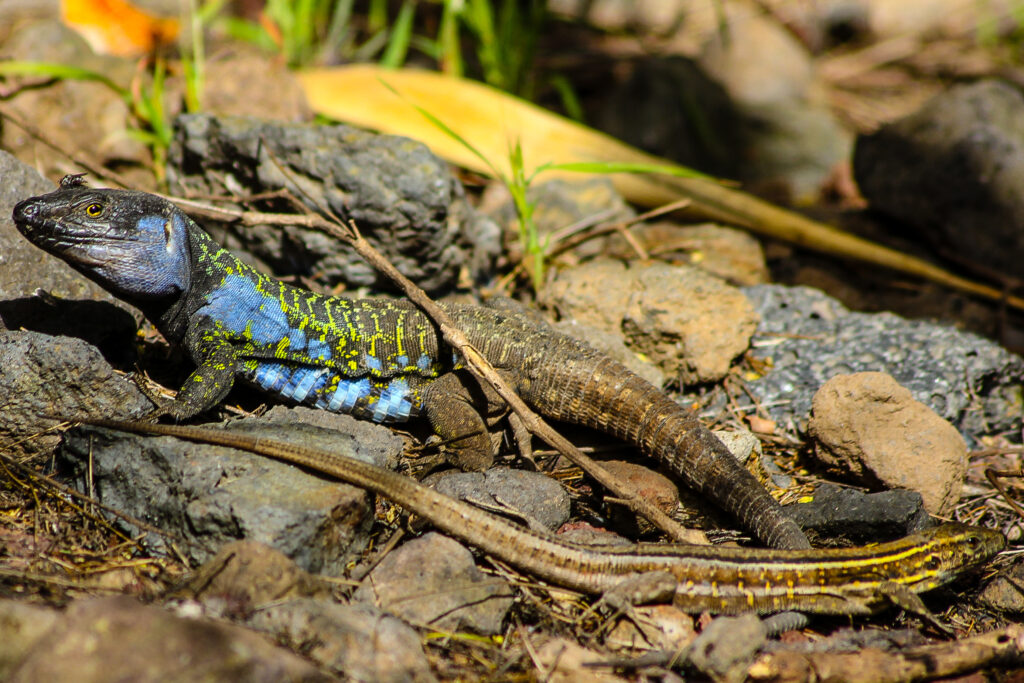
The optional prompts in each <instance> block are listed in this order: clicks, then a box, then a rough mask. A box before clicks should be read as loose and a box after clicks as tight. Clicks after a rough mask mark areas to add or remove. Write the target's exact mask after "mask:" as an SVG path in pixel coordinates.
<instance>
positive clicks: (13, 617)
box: [0, 600, 60, 681]
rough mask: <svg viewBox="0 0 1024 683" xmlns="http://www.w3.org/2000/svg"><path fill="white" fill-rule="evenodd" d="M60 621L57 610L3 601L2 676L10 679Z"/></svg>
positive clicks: (0, 612)
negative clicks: (27, 653) (36, 645)
mask: <svg viewBox="0 0 1024 683" xmlns="http://www.w3.org/2000/svg"><path fill="white" fill-rule="evenodd" d="M59 620H60V613H59V612H58V611H57V610H55V609H50V608H48V607H42V606H39V605H32V604H29V603H27V602H22V601H19V600H0V679H2V680H5V681H10V680H11V676H12V674H13V672H14V670H15V669H16V668H17V667H18V666H19V665H20V664H21V662H22V660H23V659H24V658H25V653H26V652H28V651H29V650H30V649H31V648H32V647H33V646H34V645H35V644H36V643H38V642H40V641H41V640H43V638H44V637H45V636H46V635H47V633H48V632H49V631H50V629H51V628H53V626H54V624H56V623H57V622H58V621H59Z"/></svg>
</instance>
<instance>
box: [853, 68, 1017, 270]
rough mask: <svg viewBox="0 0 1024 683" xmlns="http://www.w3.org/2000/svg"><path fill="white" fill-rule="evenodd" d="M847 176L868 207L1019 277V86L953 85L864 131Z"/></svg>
mask: <svg viewBox="0 0 1024 683" xmlns="http://www.w3.org/2000/svg"><path fill="white" fill-rule="evenodd" d="M853 170H854V177H855V178H856V180H857V184H858V185H859V186H860V189H861V192H863V194H864V196H865V197H866V198H867V199H868V202H869V203H870V206H871V208H872V209H875V210H877V211H880V212H882V213H884V214H887V215H889V216H893V217H895V218H898V219H900V220H901V221H903V222H904V223H905V224H906V225H907V226H908V227H909V228H910V229H912V230H913V232H914V233H916V234H917V235H918V236H920V237H921V238H923V239H925V240H926V241H927V242H929V243H931V244H932V245H934V246H936V247H937V248H938V249H939V250H940V251H941V252H943V253H946V254H949V255H952V256H954V257H955V258H957V259H966V260H968V261H971V262H973V263H974V264H976V265H977V266H979V267H980V268H991V269H995V270H997V271H1000V272H1002V273H1004V274H1005V275H1008V276H1010V277H1011V278H1014V279H1017V278H1019V277H1020V273H1021V270H1020V264H1021V261H1022V260H1024V193H1021V187H1024V94H1021V92H1020V91H1019V90H1018V89H1016V88H1014V87H1013V86H1012V85H1010V84H1009V83H1006V82H1003V81H998V80H988V81H981V82H978V83H972V84H969V85H959V86H955V87H952V88H950V89H949V90H948V91H946V92H944V93H942V94H940V95H938V96H937V97H935V98H934V99H933V100H931V101H930V102H929V103H927V104H926V105H925V106H923V107H922V108H921V109H920V110H918V111H917V112H915V113H914V114H911V115H910V116H907V117H906V118H903V119H901V120H899V121H896V122H894V123H891V124H889V125H887V126H882V127H881V128H879V129H878V130H877V131H876V132H874V133H872V134H870V135H864V136H861V137H860V138H859V139H858V140H857V143H856V148H855V150H854V156H853Z"/></svg>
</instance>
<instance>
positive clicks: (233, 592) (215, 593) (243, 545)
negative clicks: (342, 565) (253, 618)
mask: <svg viewBox="0 0 1024 683" xmlns="http://www.w3.org/2000/svg"><path fill="white" fill-rule="evenodd" d="M329 594H330V588H329V586H328V585H327V583H326V582H322V581H320V580H319V579H317V577H316V576H314V575H312V574H310V573H308V572H306V571H303V570H302V568H300V567H299V565H297V564H295V562H294V561H293V560H292V559H291V558H289V557H287V556H286V555H285V554H284V553H282V552H280V551H277V550H275V549H273V548H271V547H270V546H268V545H264V544H263V543H258V542H256V541H249V540H242V541H234V542H232V543H228V544H226V545H224V546H222V547H221V549H220V550H219V551H218V552H217V554H216V555H215V556H213V557H212V558H211V559H209V560H207V561H206V562H205V563H203V565H202V566H201V567H199V568H198V569H196V570H195V571H194V572H192V573H191V574H190V575H189V577H188V579H187V581H186V583H185V586H184V587H183V588H181V589H179V590H178V591H176V593H175V595H176V597H182V596H187V597H189V598H191V599H194V600H198V601H200V602H201V603H203V604H204V605H206V607H207V609H208V610H211V609H213V610H216V611H220V612H222V613H223V612H234V613H241V614H249V613H251V612H252V611H253V610H255V609H264V608H265V607H266V606H267V605H269V604H271V603H275V602H279V601H281V600H286V599H291V598H298V597H309V596H325V595H329Z"/></svg>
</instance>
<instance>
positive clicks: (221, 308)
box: [200, 275, 305, 345]
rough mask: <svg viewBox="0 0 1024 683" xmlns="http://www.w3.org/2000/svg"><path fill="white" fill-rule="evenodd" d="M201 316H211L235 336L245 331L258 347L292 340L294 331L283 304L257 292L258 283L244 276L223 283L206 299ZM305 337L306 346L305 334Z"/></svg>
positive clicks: (225, 280)
mask: <svg viewBox="0 0 1024 683" xmlns="http://www.w3.org/2000/svg"><path fill="white" fill-rule="evenodd" d="M200 312H201V313H203V314H205V315H208V316H210V318H211V319H212V320H216V321H218V322H220V323H221V324H223V325H224V326H225V327H227V328H228V329H229V330H230V331H232V332H234V333H235V334H238V335H242V334H244V333H245V330H246V328H248V329H249V330H250V331H251V332H252V340H253V341H254V342H256V343H258V344H268V345H277V343H278V341H280V340H281V339H283V338H284V337H289V338H291V335H292V333H293V330H292V328H291V326H289V325H288V318H287V317H286V316H285V314H284V311H283V310H282V309H281V302H280V301H278V300H277V299H275V298H274V297H272V296H268V295H266V294H263V293H261V292H260V291H259V290H257V289H256V283H254V282H253V281H252V280H250V279H249V278H247V277H243V276H241V275H229V276H227V277H226V278H224V282H223V283H222V284H221V285H220V286H219V287H217V288H216V289H214V290H213V291H212V292H210V293H209V294H207V295H206V306H205V307H204V310H201V311H200ZM294 331H295V332H298V333H299V334H302V340H303V344H305V334H303V333H302V332H301V330H294Z"/></svg>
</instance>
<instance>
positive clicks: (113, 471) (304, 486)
mask: <svg viewBox="0 0 1024 683" xmlns="http://www.w3.org/2000/svg"><path fill="white" fill-rule="evenodd" d="M339 417H344V416H339ZM353 424H358V427H357V432H356V433H354V434H346V433H342V432H338V431H334V430H327V429H323V428H321V427H313V426H310V425H303V424H294V423H293V424H289V423H287V422H285V421H283V420H281V419H277V420H262V419H253V420H241V421H239V422H236V423H233V424H232V425H230V428H231V429H237V430H240V431H244V432H246V433H249V434H254V435H257V436H265V437H271V438H275V439H278V440H283V441H293V442H295V443H298V444H302V445H308V446H312V447H318V448H323V449H328V450H331V451H333V452H335V453H340V454H343V455H346V456H348V457H353V458H357V459H361V460H365V461H370V462H374V463H376V464H378V465H382V466H383V465H385V464H386V463H387V462H388V461H389V460H390V459H391V458H394V457H396V455H397V453H396V452H395V451H396V449H395V445H396V443H397V444H400V443H401V440H400V439H396V437H395V436H394V435H393V434H391V432H389V431H388V430H387V429H385V428H382V427H377V426H375V425H371V424H369V423H356V422H355V421H354V420H353ZM373 430H379V431H380V435H379V436H374V435H373ZM399 450H400V447H399ZM61 454H62V456H63V464H65V465H67V466H68V467H69V468H70V470H71V474H72V477H73V478H74V479H75V481H76V482H77V485H78V486H79V487H82V488H83V490H85V489H84V487H85V486H86V485H89V486H90V487H91V488H90V489H88V490H93V491H94V492H95V495H96V496H97V498H98V499H99V500H100V501H101V502H103V503H105V504H107V505H110V506H112V507H114V508H115V509H118V510H121V511H123V512H126V513H128V514H129V515H131V516H133V517H136V518H138V519H140V520H143V521H145V522H147V523H149V524H152V525H154V526H156V527H158V528H160V529H163V530H165V531H168V532H170V533H171V534H173V535H174V536H175V537H177V539H180V540H178V543H179V548H181V549H182V550H183V551H184V552H185V553H186V554H187V555H188V556H189V557H191V558H192V559H194V560H196V561H199V562H203V561H206V560H207V559H209V558H211V557H212V556H213V555H215V554H216V552H217V550H218V549H219V548H220V547H221V546H222V545H224V544H225V543H228V542H230V541H234V540H237V539H240V538H248V539H251V540H255V541H259V542H261V543H265V544H266V545H269V546H271V547H273V548H275V549H277V550H279V551H281V552H282V553H284V554H285V555H287V556H288V557H290V558H292V559H293V560H295V562H296V563H297V564H298V565H299V566H300V567H302V568H303V569H305V570H306V571H310V572H314V573H324V574H330V575H340V574H342V573H343V571H344V567H345V563H346V562H347V561H348V560H349V559H351V557H352V556H353V555H354V554H355V553H357V552H359V551H360V550H362V548H363V547H364V546H365V545H366V543H367V540H368V539H367V531H368V528H369V526H370V524H371V522H372V519H373V513H372V507H371V505H370V501H369V500H368V496H367V495H366V493H365V492H364V491H362V490H360V489H357V488H354V487H351V486H348V485H344V484H340V483H337V482H335V481H331V480H327V479H323V478H320V477H317V476H314V475H312V474H308V473H306V472H304V471H302V470H300V469H299V468H296V467H293V466H291V465H287V464H284V463H280V462H277V461H274V460H271V459H269V458H265V457H261V456H258V455H253V454H251V453H245V452H242V451H236V450H233V449H229V448H222V447H219V446H208V445H205V444H192V443H186V442H184V441H179V440H177V439H173V438H170V437H160V438H152V437H142V436H138V435H129V434H123V433H120V432H115V431H110V430H104V429H98V428H92V427H83V428H79V429H76V430H74V431H72V432H69V433H68V435H67V438H66V444H65V447H64V448H63V449H62V453H61ZM90 467H91V470H90V469H89V468H90ZM90 473H91V476H92V479H91V481H88V482H87V481H86V477H87V476H88V475H89V474H90ZM138 531H139V530H137V529H132V533H133V534H134V533H138ZM147 541H148V542H149V543H152V544H153V546H154V547H155V548H157V549H160V548H163V547H164V545H165V543H166V541H165V540H164V539H163V538H160V537H157V536H156V535H155V534H150V535H149V536H148V537H147Z"/></svg>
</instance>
